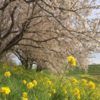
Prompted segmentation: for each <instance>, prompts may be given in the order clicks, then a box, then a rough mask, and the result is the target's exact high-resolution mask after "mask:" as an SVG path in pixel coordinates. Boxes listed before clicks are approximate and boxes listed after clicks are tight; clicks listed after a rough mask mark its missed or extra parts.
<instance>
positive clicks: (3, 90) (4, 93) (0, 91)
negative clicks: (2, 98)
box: [0, 87, 11, 95]
mask: <svg viewBox="0 0 100 100" xmlns="http://www.w3.org/2000/svg"><path fill="white" fill-rule="evenodd" d="M10 92H11V90H10V89H9V87H2V90H0V93H3V95H6V94H7V95H8V94H9V93H10Z"/></svg>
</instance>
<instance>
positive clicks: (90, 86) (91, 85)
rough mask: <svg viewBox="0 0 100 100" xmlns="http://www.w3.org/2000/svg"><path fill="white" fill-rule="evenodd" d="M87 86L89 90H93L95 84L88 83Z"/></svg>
mask: <svg viewBox="0 0 100 100" xmlns="http://www.w3.org/2000/svg"><path fill="white" fill-rule="evenodd" d="M87 85H88V86H89V88H90V89H95V84H94V83H93V82H91V81H90V82H89V83H88V84H87Z"/></svg>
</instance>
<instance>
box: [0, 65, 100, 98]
mask: <svg viewBox="0 0 100 100" xmlns="http://www.w3.org/2000/svg"><path fill="white" fill-rule="evenodd" d="M99 70H100V66H99V65H90V66H89V71H88V74H85V73H84V70H80V69H79V68H77V67H76V68H75V70H74V71H69V73H66V75H65V76H63V75H61V76H60V77H58V74H57V73H55V74H52V73H50V72H48V71H46V70H44V71H42V72H36V70H35V69H33V70H25V69H24V67H21V66H20V67H10V66H8V65H6V64H3V65H1V66H0V100H100V99H99V98H100V77H94V78H93V77H92V75H99ZM8 71H9V72H10V73H11V76H9V77H5V76H4V74H5V72H8ZM82 79H85V80H87V82H86V83H84V84H83V83H82ZM23 80H26V84H24V83H23ZM34 80H35V81H36V82H37V84H36V85H34V86H33V87H32V88H30V89H28V87H27V84H28V83H29V82H33V81H34ZM90 81H92V82H90ZM2 87H9V89H10V90H11V91H10V93H9V94H8V95H6V94H3V93H4V91H1V90H2ZM75 91H76V92H75ZM24 92H26V93H27V96H26V97H24V95H23V93H24ZM22 97H23V98H22Z"/></svg>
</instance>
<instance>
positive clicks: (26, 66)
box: [25, 60, 28, 69]
mask: <svg viewBox="0 0 100 100" xmlns="http://www.w3.org/2000/svg"><path fill="white" fill-rule="evenodd" d="M25 68H26V69H28V60H25Z"/></svg>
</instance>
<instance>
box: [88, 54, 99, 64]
mask: <svg viewBox="0 0 100 100" xmlns="http://www.w3.org/2000/svg"><path fill="white" fill-rule="evenodd" d="M94 56H95V58H91V59H89V60H90V62H91V63H96V64H100V53H94Z"/></svg>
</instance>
